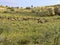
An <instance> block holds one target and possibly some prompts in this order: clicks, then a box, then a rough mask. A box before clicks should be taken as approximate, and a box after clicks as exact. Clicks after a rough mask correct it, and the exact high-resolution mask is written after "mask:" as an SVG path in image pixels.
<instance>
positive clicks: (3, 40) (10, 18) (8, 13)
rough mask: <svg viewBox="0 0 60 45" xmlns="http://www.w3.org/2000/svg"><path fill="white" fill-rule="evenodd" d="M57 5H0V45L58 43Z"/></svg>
mask: <svg viewBox="0 0 60 45" xmlns="http://www.w3.org/2000/svg"><path fill="white" fill-rule="evenodd" d="M59 7H60V5H54V6H44V7H33V6H32V7H26V8H19V7H8V6H6V7H4V6H0V45H60V8H59Z"/></svg>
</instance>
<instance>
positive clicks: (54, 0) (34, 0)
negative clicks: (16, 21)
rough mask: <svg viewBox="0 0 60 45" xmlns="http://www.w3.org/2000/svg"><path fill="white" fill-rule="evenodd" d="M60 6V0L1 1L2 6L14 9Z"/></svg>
mask: <svg viewBox="0 0 60 45" xmlns="http://www.w3.org/2000/svg"><path fill="white" fill-rule="evenodd" d="M55 4H60V0H0V5H4V6H6V5H7V6H12V7H29V6H31V5H33V6H46V5H55Z"/></svg>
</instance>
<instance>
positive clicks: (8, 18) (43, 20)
mask: <svg viewBox="0 0 60 45" xmlns="http://www.w3.org/2000/svg"><path fill="white" fill-rule="evenodd" d="M0 19H7V20H11V21H28V20H34V21H37V23H46V22H48V20H46V19H41V18H29V17H23V18H19V17H0Z"/></svg>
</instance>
